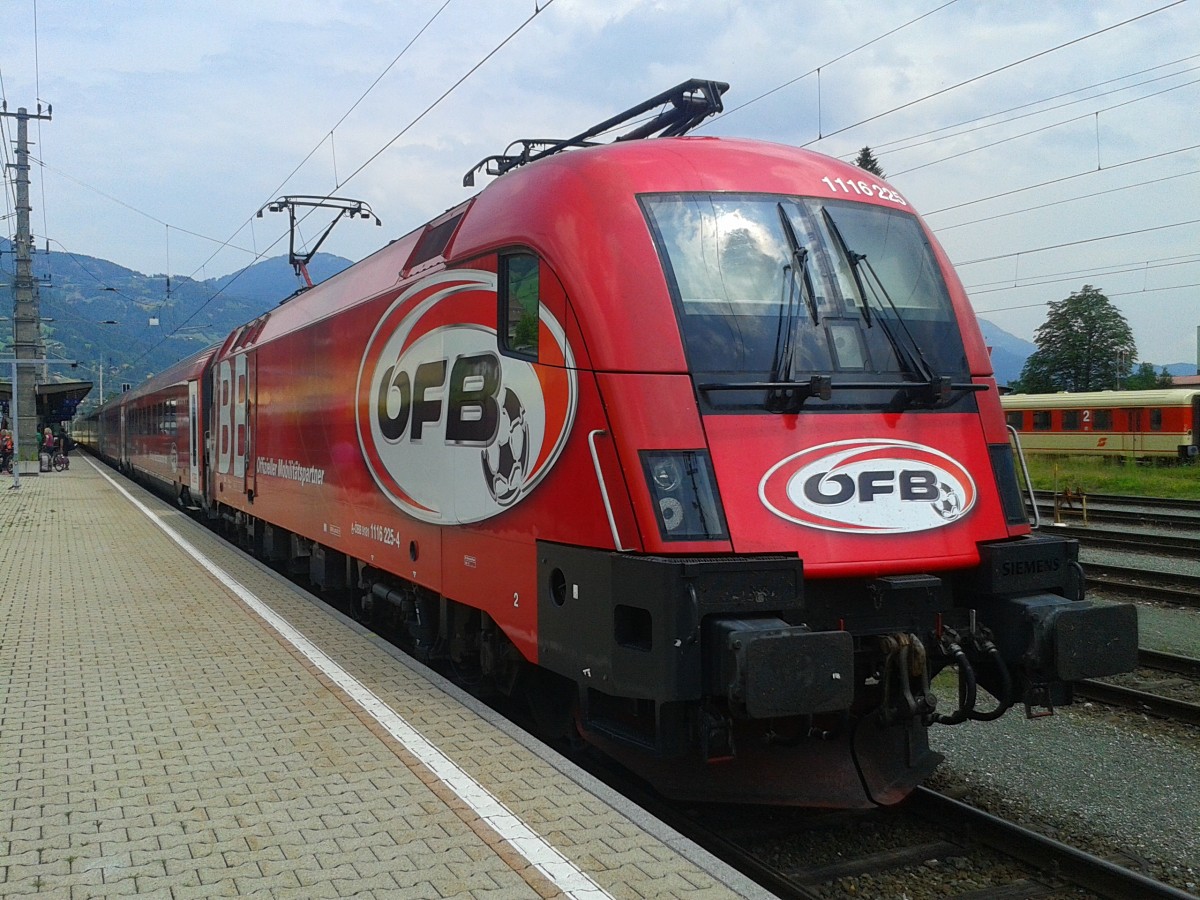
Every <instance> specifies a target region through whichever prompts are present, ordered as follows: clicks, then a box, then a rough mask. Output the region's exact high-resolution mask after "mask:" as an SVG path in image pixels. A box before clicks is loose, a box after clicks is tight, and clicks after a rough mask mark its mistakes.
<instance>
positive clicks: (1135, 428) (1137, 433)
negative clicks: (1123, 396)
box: [1124, 409, 1145, 456]
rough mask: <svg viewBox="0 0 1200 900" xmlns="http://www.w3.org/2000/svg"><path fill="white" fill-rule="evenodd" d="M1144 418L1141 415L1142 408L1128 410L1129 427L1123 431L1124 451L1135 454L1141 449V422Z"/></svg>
mask: <svg viewBox="0 0 1200 900" xmlns="http://www.w3.org/2000/svg"><path fill="white" fill-rule="evenodd" d="M1144 419H1145V416H1144V415H1143V410H1141V409H1131V410H1129V429H1128V431H1127V432H1126V433H1125V447H1124V450H1125V452H1126V453H1131V454H1133V455H1134V456H1137V455H1138V454H1139V453H1140V452H1141V451H1142V443H1143V434H1142V427H1143V424H1144V423H1143V420H1144Z"/></svg>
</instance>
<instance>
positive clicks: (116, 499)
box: [0, 454, 768, 900]
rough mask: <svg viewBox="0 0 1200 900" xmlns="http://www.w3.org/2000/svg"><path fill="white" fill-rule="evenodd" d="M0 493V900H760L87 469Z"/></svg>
mask: <svg viewBox="0 0 1200 900" xmlns="http://www.w3.org/2000/svg"><path fill="white" fill-rule="evenodd" d="M110 479H115V480H110ZM11 484H12V478H11V476H8V477H7V478H5V479H3V480H0V896H3V897H17V896H33V895H37V896H39V897H54V898H59V897H62V898H72V900H74V898H84V897H107V896H124V895H139V896H148V897H163V898H173V900H176V898H177V900H183V898H192V897H196V898H200V897H219V896H261V897H298V898H310V897H311V898H318V897H379V898H391V897H412V898H423V897H429V898H439V897H479V898H484V897H489V898H490V897H495V898H522V897H530V898H536V897H556V896H573V897H595V898H604V897H609V896H611V897H618V898H626V897H628V898H643V897H688V898H719V897H735V896H754V897H765V896H768V895H766V894H765V892H763V891H761V890H760V889H758V888H756V887H755V886H754V885H752V884H750V883H749V882H747V881H745V880H744V879H742V878H741V876H739V875H737V874H736V873H734V872H731V871H730V870H729V869H727V868H726V867H725V866H723V865H722V864H721V863H720V862H718V861H717V860H715V859H713V858H712V857H711V856H709V855H708V854H706V853H704V852H703V851H702V850H700V849H699V848H697V847H695V846H694V845H693V844H691V843H690V842H688V841H686V840H684V839H683V838H681V837H679V836H678V835H677V834H675V833H674V832H672V831H670V830H668V829H666V828H665V827H664V826H662V825H661V823H658V822H657V821H655V820H652V819H648V818H647V817H645V816H644V814H641V813H640V812H638V811H637V810H636V808H633V807H631V806H630V805H629V804H627V803H626V802H625V801H623V800H622V799H621V798H619V797H616V796H614V795H612V794H611V792H609V791H607V789H605V788H604V787H603V786H601V785H599V784H597V783H596V782H594V781H593V780H592V779H591V778H589V777H588V776H587V775H585V774H583V773H581V772H579V771H578V770H577V769H576V768H575V767H574V766H572V765H571V764H570V763H568V762H566V761H565V760H563V759H561V757H558V756H557V755H555V754H553V753H552V752H551V751H548V750H547V749H545V748H543V747H541V746H540V745H538V744H536V742H533V741H532V740H530V739H529V738H528V737H526V736H525V735H522V734H521V733H520V732H518V731H516V730H515V729H514V728H512V726H511V725H509V724H508V723H506V722H504V721H503V720H501V719H498V718H497V717H496V716H495V715H494V714H493V713H491V711H489V710H487V709H486V708H483V707H481V706H479V705H478V704H476V703H474V701H472V700H471V699H470V698H468V697H466V696H465V695H464V694H462V693H461V692H459V691H457V689H455V688H453V687H452V686H450V685H448V684H446V683H445V682H443V681H442V680H440V679H439V678H438V677H437V676H434V675H430V674H429V673H428V672H425V671H424V670H422V669H420V668H419V667H415V666H414V665H413V664H412V663H411V662H409V661H408V660H407V659H405V658H404V657H402V656H400V655H399V654H397V653H396V651H395V650H394V649H393V648H391V647H389V646H387V645H386V644H384V643H383V642H382V641H380V640H379V639H378V638H376V637H375V636H373V635H371V634H369V633H368V632H365V631H364V630H363V629H361V628H360V627H359V626H357V625H356V624H355V623H353V622H351V621H349V620H348V619H346V618H345V617H342V616H340V615H338V614H337V613H334V612H331V611H330V610H329V609H328V608H327V607H325V606H323V605H322V604H319V603H316V602H314V601H313V600H312V598H311V597H309V596H308V595H307V594H305V593H303V592H302V591H299V590H298V589H297V588H295V587H294V586H293V585H291V584H290V583H289V582H287V581H286V580H285V579H283V578H281V577H279V576H277V575H276V574H275V573H273V572H271V571H270V570H269V569H267V568H265V567H264V566H261V565H260V564H258V563H257V562H256V561H254V560H252V559H250V558H249V557H247V556H245V555H244V554H242V553H240V552H239V551H237V550H236V549H234V548H232V547H230V546H229V545H228V544H225V543H224V542H222V541H221V540H220V539H219V538H217V537H216V536H214V535H213V534H211V533H210V532H208V531H207V530H205V529H204V528H202V527H200V526H199V525H197V524H196V523H195V522H193V521H191V520H190V519H189V518H187V517H186V516H185V515H183V514H182V513H181V512H179V511H177V510H175V509H173V508H172V507H171V506H170V505H168V504H165V503H163V502H161V501H159V500H158V499H156V498H153V497H152V496H151V495H149V494H147V493H146V492H145V491H143V490H141V489H140V488H137V487H136V486H133V485H132V484H131V483H130V482H128V481H126V480H124V479H122V478H119V477H117V476H115V474H114V473H112V471H111V470H109V469H107V468H104V467H102V466H98V465H97V464H96V463H94V462H92V461H91V460H90V459H89V458H88V457H86V456H83V455H81V454H76V455H75V457H74V458H73V460H72V466H71V468H70V470H69V471H67V472H63V473H49V474H43V475H36V476H34V475H24V476H22V477H21V478H20V487H19V488H17V489H12V488H11ZM126 492H127V494H128V495H127V494H126ZM162 526H165V529H166V530H164V527H162ZM172 535H174V537H173V536H172ZM189 548H190V549H189ZM256 603H257V604H259V605H258V606H255V604H256Z"/></svg>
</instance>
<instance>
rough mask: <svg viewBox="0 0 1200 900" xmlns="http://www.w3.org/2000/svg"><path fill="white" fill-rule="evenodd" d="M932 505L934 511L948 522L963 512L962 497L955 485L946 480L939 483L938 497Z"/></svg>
mask: <svg viewBox="0 0 1200 900" xmlns="http://www.w3.org/2000/svg"><path fill="white" fill-rule="evenodd" d="M930 505H931V506H932V507H933V511H934V512H935V513H937V514H938V515H939V516H941V517H942V518H943V519H945V520H946V521H947V522H949V521H951V520H953V519H957V518H958V517H959V516H960V515H961V514H962V498H960V497H959V495H958V491H956V490H955V489H954V488H953V486H951V485H949V484H946V482H944V481H942V482H939V483H938V498H937V499H936V500H934V501H933V503H931V504H930Z"/></svg>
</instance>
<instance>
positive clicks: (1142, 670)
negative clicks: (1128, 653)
mask: <svg viewBox="0 0 1200 900" xmlns="http://www.w3.org/2000/svg"><path fill="white" fill-rule="evenodd" d="M1075 695H1076V697H1082V698H1086V699H1089V700H1094V701H1096V702H1098V703H1105V704H1108V705H1109V706H1119V707H1122V708H1125V709H1133V710H1137V711H1139V712H1145V713H1148V714H1150V715H1152V716H1157V717H1158V718H1162V719H1169V720H1171V721H1172V722H1182V723H1184V724H1186V725H1193V726H1198V727H1200V659H1193V658H1191V657H1186V656H1176V655H1174V654H1170V653H1159V652H1157V651H1154V650H1139V651H1138V670H1137V671H1135V672H1133V673H1131V674H1130V675H1123V676H1119V677H1117V678H1115V679H1109V680H1105V681H1096V680H1091V679H1089V680H1087V681H1079V682H1076V684H1075Z"/></svg>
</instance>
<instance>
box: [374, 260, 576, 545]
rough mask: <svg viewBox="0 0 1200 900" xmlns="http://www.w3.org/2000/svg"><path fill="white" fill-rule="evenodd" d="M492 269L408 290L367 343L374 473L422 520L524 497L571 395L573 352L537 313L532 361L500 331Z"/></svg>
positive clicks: (476, 512)
mask: <svg viewBox="0 0 1200 900" xmlns="http://www.w3.org/2000/svg"><path fill="white" fill-rule="evenodd" d="M495 323H496V275H495V273H493V272H487V271H481V270H475V269H456V270H449V271H445V272H440V273H437V274H436V275H431V276H430V277H428V278H424V279H422V280H421V281H419V282H417V283H416V284H414V285H413V286H411V287H409V288H408V289H407V290H405V291H404V292H403V293H402V294H401V295H400V296H399V297H397V298H396V300H395V301H394V302H393V303H392V304H391V306H390V307H389V308H388V310H387V311H386V312H385V313H384V314H383V316H382V317H381V318H380V320H379V323H378V325H377V326H376V328H375V331H374V333H373V334H372V335H371V338H370V340H369V341H368V342H367V348H366V351H365V353H364V354H363V358H362V363H361V365H360V366H359V373H358V384H357V387H356V397H357V403H356V405H355V411H356V425H357V431H358V440H359V444H360V446H361V447H362V451H363V458H364V459H365V460H366V463H367V468H368V469H369V470H370V472H371V477H372V478H373V479H374V480H375V483H376V485H378V487H379V489H380V490H381V491H383V493H384V494H385V495H386V496H387V497H388V499H389V500H391V502H392V503H394V504H395V505H396V506H398V507H399V508H400V509H402V510H404V512H406V513H408V514H409V515H411V516H413V517H415V518H417V519H420V520H421V521H425V522H437V523H441V524H462V523H466V522H479V521H482V520H484V519H487V518H490V517H491V516H494V515H498V514H499V513H502V512H504V511H505V510H506V509H508V508H510V507H512V506H514V505H515V504H517V503H519V502H520V501H521V500H522V499H523V498H524V497H525V496H527V495H528V494H529V492H530V491H531V490H533V488H534V487H535V486H536V485H537V484H538V482H539V481H540V480H541V479H542V478H543V477H544V476H545V474H546V473H547V472H548V471H549V470H550V468H551V467H552V466H553V465H554V463H555V462H556V461H557V459H558V457H559V454H560V453H561V452H562V449H563V446H564V444H565V443H566V439H567V436H568V434H569V433H570V429H571V425H572V423H573V421H574V418H575V410H576V405H577V403H578V386H577V385H578V382H577V377H576V374H575V361H574V357H573V355H572V353H571V350H570V347H569V346H568V345H567V341H566V335H565V333H564V331H563V329H562V327H561V325H560V324H559V322H558V321H557V319H555V318H554V316H553V315H552V314H551V312H550V311H549V310H548V309H547V308H546V307H545V306H542V307H541V308H540V312H539V345H540V353H539V361H540V362H542V363H544V365H535V364H534V363H533V362H530V361H528V360H524V359H519V358H516V357H513V356H507V355H504V354H502V353H501V352H500V351H499V347H498V345H497V336H496V324H495Z"/></svg>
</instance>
